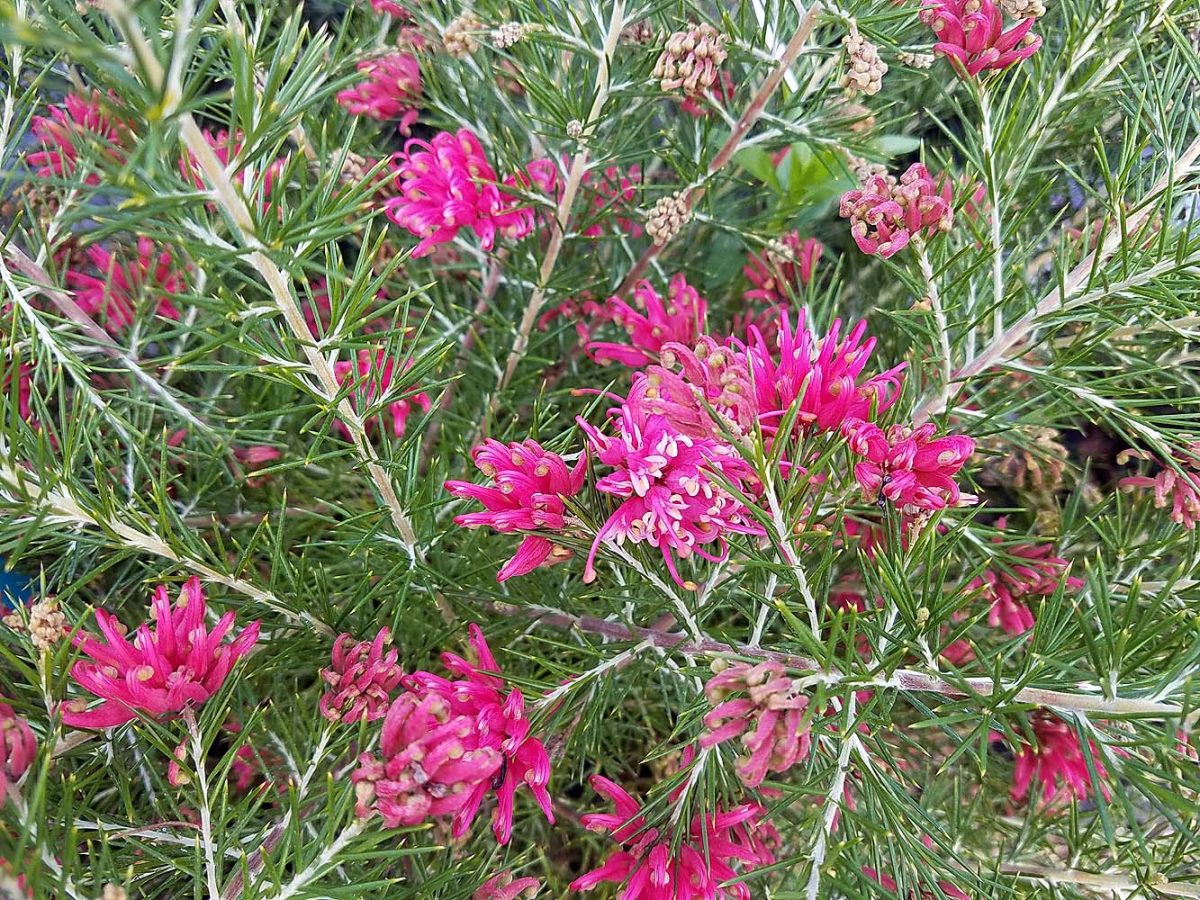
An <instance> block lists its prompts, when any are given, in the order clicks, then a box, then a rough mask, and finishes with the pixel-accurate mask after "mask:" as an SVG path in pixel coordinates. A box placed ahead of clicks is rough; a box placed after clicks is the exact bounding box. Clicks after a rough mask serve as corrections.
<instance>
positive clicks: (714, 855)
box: [570, 775, 775, 900]
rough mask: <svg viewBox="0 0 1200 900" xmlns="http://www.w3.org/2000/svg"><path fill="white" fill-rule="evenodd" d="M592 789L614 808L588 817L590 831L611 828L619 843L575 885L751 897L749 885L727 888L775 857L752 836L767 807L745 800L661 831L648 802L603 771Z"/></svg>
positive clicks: (635, 896) (700, 899)
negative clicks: (647, 811)
mask: <svg viewBox="0 0 1200 900" xmlns="http://www.w3.org/2000/svg"><path fill="white" fill-rule="evenodd" d="M590 783H591V785H592V788H593V790H595V791H596V792H597V793H598V794H603V795H604V796H605V797H607V798H608V799H609V800H611V801H612V804H613V807H614V812H612V813H589V814H587V815H585V816H583V817H582V821H583V825H584V827H585V828H587V829H588V830H589V831H597V832H607V833H608V834H609V836H611V837H612V839H613V840H614V841H616V842H617V844H619V845H620V848H619V849H617V850H614V851H613V852H612V853H611V854H609V856H608V859H606V860H605V861H604V863H603V864H602V865H601V866H600V867H599V868H596V869H593V870H592V871H591V872H588V873H586V874H585V875H582V876H580V877H579V878H576V879H575V880H574V881H572V882H571V885H570V889H571V890H573V891H590V890H592V889H594V888H596V887H597V886H599V885H601V884H603V883H606V882H608V883H612V884H623V885H624V888H623V890H622V891H621V895H620V896H621V897H622V898H623V900H727V898H736V900H750V889H749V888H748V887H747V886H746V885H745V884H742V883H738V884H734V885H730V886H728V887H725V886H724V883H725V882H727V881H730V880H732V879H734V878H736V877H737V875H738V872H737V870H736V869H735V868H734V867H735V866H737V867H739V868H740V869H741V870H742V872H743V873H745V872H750V871H753V870H754V869H756V868H759V867H760V866H766V865H770V864H771V863H773V862H774V861H775V860H774V856H773V854H772V853H771V852H770V850H769V849H768V848H767V847H766V846H765V845H764V844H762V843H761V842H760V843H758V844H757V845H756V844H754V843H753V842H747V841H746V840H745V838H746V835H747V833H748V832H750V831H752V830H754V828H755V827H756V826H758V825H759V824H768V823H765V822H764V812H765V810H764V809H763V808H762V807H761V806H759V805H758V804H754V803H744V804H742V805H741V806H736V807H734V808H733V809H730V810H728V811H718V812H715V813H706V814H704V815H702V816H701V815H698V816H696V817H695V818H693V819H692V821H691V823H690V825H689V827H688V829H687V831H686V832H684V833H683V834H678V835H675V838H676V840H674V841H673V840H672V835H670V834H664V833H662V832H661V831H660V830H659V829H658V828H655V827H651V826H650V825H649V824H648V823H647V821H646V818H645V815H644V813H643V812H642V807H641V804H639V803H638V801H637V800H635V799H634V798H633V797H632V796H630V794H629V793H628V792H627V791H626V790H625V789H624V788H622V787H621V786H620V785H618V784H617V783H616V782H613V781H610V780H609V779H607V778H604V777H603V776H601V775H593V776H592V778H591V782H590Z"/></svg>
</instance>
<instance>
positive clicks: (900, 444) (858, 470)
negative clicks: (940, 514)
mask: <svg viewBox="0 0 1200 900" xmlns="http://www.w3.org/2000/svg"><path fill="white" fill-rule="evenodd" d="M936 430H937V429H936V428H935V426H934V425H933V424H932V423H926V424H924V425H921V426H920V427H918V428H915V429H913V428H908V427H907V426H905V425H893V426H891V427H890V428H888V429H887V431H884V430H883V429H882V428H880V427H879V426H878V425H874V424H872V423H871V422H863V421H861V420H850V421H848V422H847V423H846V426H845V433H846V437H847V438H848V440H849V444H850V449H851V451H853V452H854V453H856V454H858V455H859V456H863V457H866V459H865V460H864V461H863V462H860V463H857V464H856V465H855V466H854V477H855V478H856V479H857V480H858V484H859V486H860V487H861V488H862V490H863V494H864V495H865V496H867V497H868V498H870V499H871V500H875V499H876V498H878V497H881V496H882V497H886V498H887V499H888V500H891V501H892V502H893V503H894V504H896V505H897V506H899V507H901V508H902V509H904V510H906V511H908V512H913V511H916V510H935V509H944V508H945V507H947V506H962V505H967V504H970V503H973V502H975V496H974V495H973V494H964V493H962V492H961V491H959V489H958V485H957V484H955V483H954V479H953V478H952V477H951V476H952V475H954V474H955V473H957V472H958V470H959V469H961V468H962V467H963V464H964V463H966V461H967V460H968V459H970V458H971V454H972V453H974V452H975V441H974V440H972V439H971V438H969V437H966V436H965V435H959V434H953V435H943V436H942V437H934V434H935V432H936Z"/></svg>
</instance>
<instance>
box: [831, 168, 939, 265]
mask: <svg viewBox="0 0 1200 900" xmlns="http://www.w3.org/2000/svg"><path fill="white" fill-rule="evenodd" d="M838 212H839V215H841V217H842V218H843V219H849V220H850V236H851V237H853V238H854V243H856V244H857V245H858V249H859V250H861V251H862V252H863V253H866V254H867V255H873V254H878V255H879V256H880V257H882V258H883V259H887V258H888V257H890V256H895V255H896V254H897V253H899V252H900V251H901V250H903V249H904V248H905V247H907V246H908V244H909V242H910V241H911V240H912V239H913V237H915V236H917V235H920V234H924V235H926V236H933V235H934V234H937V233H938V232H939V231H949V230H950V226H951V225H952V224H953V223H954V187H953V185H952V184H951V182H950V179H948V178H942V179H941V180H940V181H936V180H935V179H934V178H933V176H932V175H930V174H929V170H928V169H926V168H925V167H924V166H923V165H921V164H920V163H913V164H912V165H911V166H909V167H908V169H907V170H906V171H905V172H904V174H903V175H901V176H900V180H899V181H896V180H894V179H893V178H892V177H891V176H887V175H872V176H870V177H869V178H867V179H866V181H864V182H863V183H862V185H861V187H858V188H855V189H854V190H850V191H846V193H844V194H843V195H842V199H841V204H840V206H839V208H838Z"/></svg>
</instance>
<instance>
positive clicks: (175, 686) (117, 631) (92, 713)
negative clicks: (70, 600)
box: [62, 577, 259, 728]
mask: <svg viewBox="0 0 1200 900" xmlns="http://www.w3.org/2000/svg"><path fill="white" fill-rule="evenodd" d="M151 607H152V610H153V617H154V630H153V631H151V630H150V625H149V624H148V623H142V624H141V625H139V626H138V628H137V631H136V632H135V633H134V637H133V641H132V642H131V641H129V640H127V639H126V638H125V633H124V632H125V629H124V628H123V627H122V625H121V623H120V622H118V621H117V619H116V617H115V616H113V615H111V614H110V613H108V612H106V611H105V610H103V609H98V610H96V624H97V625H98V626H99V627H100V631H101V634H102V635H103V639H101V638H98V637H96V636H94V635H92V634H90V633H88V632H82V631H81V632H79V633H77V634H76V635H75V637H74V638H73V643H74V644H75V646H76V647H78V648H79V650H80V651H81V652H82V653H83V655H84V656H87V657H90V659H91V661H90V662H89V661H87V660H80V661H79V662H77V663H75V665H74V666H72V667H71V677H72V678H74V679H75V682H76V684H78V685H79V686H80V687H81V688H83V689H84V690H87V691H90V692H91V693H93V694H95V695H96V696H97V697H99V698H100V699H101V700H102V701H103V702H101V703H100V704H99V705H97V706H95V707H93V708H91V709H80V708H78V707H79V706H80V705H82V704H81V701H75V702H73V703H68V704H66V705H65V706H64V707H63V717H62V718H63V722H64V723H65V724H67V725H69V726H71V727H72V728H112V727H113V726H115V725H123V724H124V723H126V722H130V721H133V720H134V719H135V718H137V713H139V712H142V713H146V714H147V715H150V716H154V717H163V716H168V715H170V714H172V713H178V712H180V711H181V710H183V709H186V708H188V707H195V706H199V705H200V704H201V703H203V702H204V701H205V700H207V699H208V698H209V697H211V696H212V695H213V694H215V693H216V692H217V691H218V690H220V688H221V685H222V684H224V683H225V679H226V678H227V677H228V676H229V673H230V671H231V670H232V669H233V666H234V663H236V662H237V661H238V660H239V659H241V658H242V657H243V656H245V655H246V654H247V653H249V652H250V648H251V647H253V646H254V642H255V641H257V640H258V625H259V623H258V622H251V623H250V624H249V625H247V626H246V627H245V628H244V629H242V631H241V632H240V633H238V635H237V636H236V637H235V638H234V639H233V640H232V641H230V642H229V643H223V641H224V639H225V636H226V635H228V634H229V632H230V630H231V629H232V628H233V624H234V614H233V612H232V611H230V612H227V613H225V615H223V616H222V617H221V618H220V620H219V621H218V622H217V624H216V625H215V626H214V627H213V629H212V631H209V630H208V626H207V625H206V624H205V614H206V613H207V611H208V604H207V602H206V601H205V598H204V589H203V588H202V587H201V585H200V579H199V578H196V577H192V578H189V579H188V581H187V583H186V584H184V586H183V590H182V591H180V594H179V599H178V600H177V601H176V602H175V605H174V607H172V606H171V599H170V597H169V596H168V594H167V588H166V586H165V585H159V586H158V589H157V590H156V591H155V592H154V600H153V602H152V604H151Z"/></svg>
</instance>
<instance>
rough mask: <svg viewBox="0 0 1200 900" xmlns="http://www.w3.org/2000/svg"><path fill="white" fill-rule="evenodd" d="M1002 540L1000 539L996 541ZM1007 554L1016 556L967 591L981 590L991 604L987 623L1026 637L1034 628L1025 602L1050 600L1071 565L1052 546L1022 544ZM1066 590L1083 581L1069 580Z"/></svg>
mask: <svg viewBox="0 0 1200 900" xmlns="http://www.w3.org/2000/svg"><path fill="white" fill-rule="evenodd" d="M1005 524H1006V522H1005V520H1004V519H1003V518H1001V519H999V520H997V522H996V527H997V528H1001V529H1002V528H1004V527H1005ZM996 540H997V541H999V540H1000V539H999V538H996ZM1004 552H1005V553H1007V554H1008V555H1009V556H1011V557H1014V559H1013V561H1011V562H1009V563H1008V565H1007V566H1005V567H1004V568H1002V569H992V570H989V571H987V572H984V573H983V575H982V576H981V577H979V578H976V579H974V580H973V581H972V582H971V583H970V584H969V585H967V587H968V589H972V590H974V589H979V588H982V589H983V592H984V597H985V598H987V599H988V600H989V601H991V604H992V608H991V610H990V611H989V612H988V624H989V625H991V626H992V627H993V628H994V627H996V626H997V625H999V626H1000V627H1001V628H1003V629H1004V631H1005V632H1006V633H1008V634H1012V635H1018V634H1024V633H1025V632H1027V631H1029V630H1030V629H1031V628H1033V622H1034V619H1033V612H1032V611H1031V610H1030V609H1029V607H1028V606H1027V605H1026V604H1025V603H1024V602H1022V601H1023V600H1024V599H1026V598H1030V597H1049V596H1050V595H1051V594H1053V593H1054V592H1055V591H1057V590H1058V586H1059V584H1060V583H1061V582H1062V580H1063V576H1064V575H1065V574H1066V571H1067V567H1068V566H1069V565H1070V563H1068V562H1067V561H1066V560H1065V559H1063V558H1062V557H1059V556H1054V555H1053V554H1054V547H1053V545H1051V544H1040V545H1039V544H1021V545H1020V546H1017V547H1007V548H1005V551H1004ZM1066 583H1067V587H1070V588H1072V589H1074V590H1078V589H1079V588H1081V587H1083V581H1082V580H1081V579H1079V578H1074V577H1071V576H1068V577H1067V580H1066Z"/></svg>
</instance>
